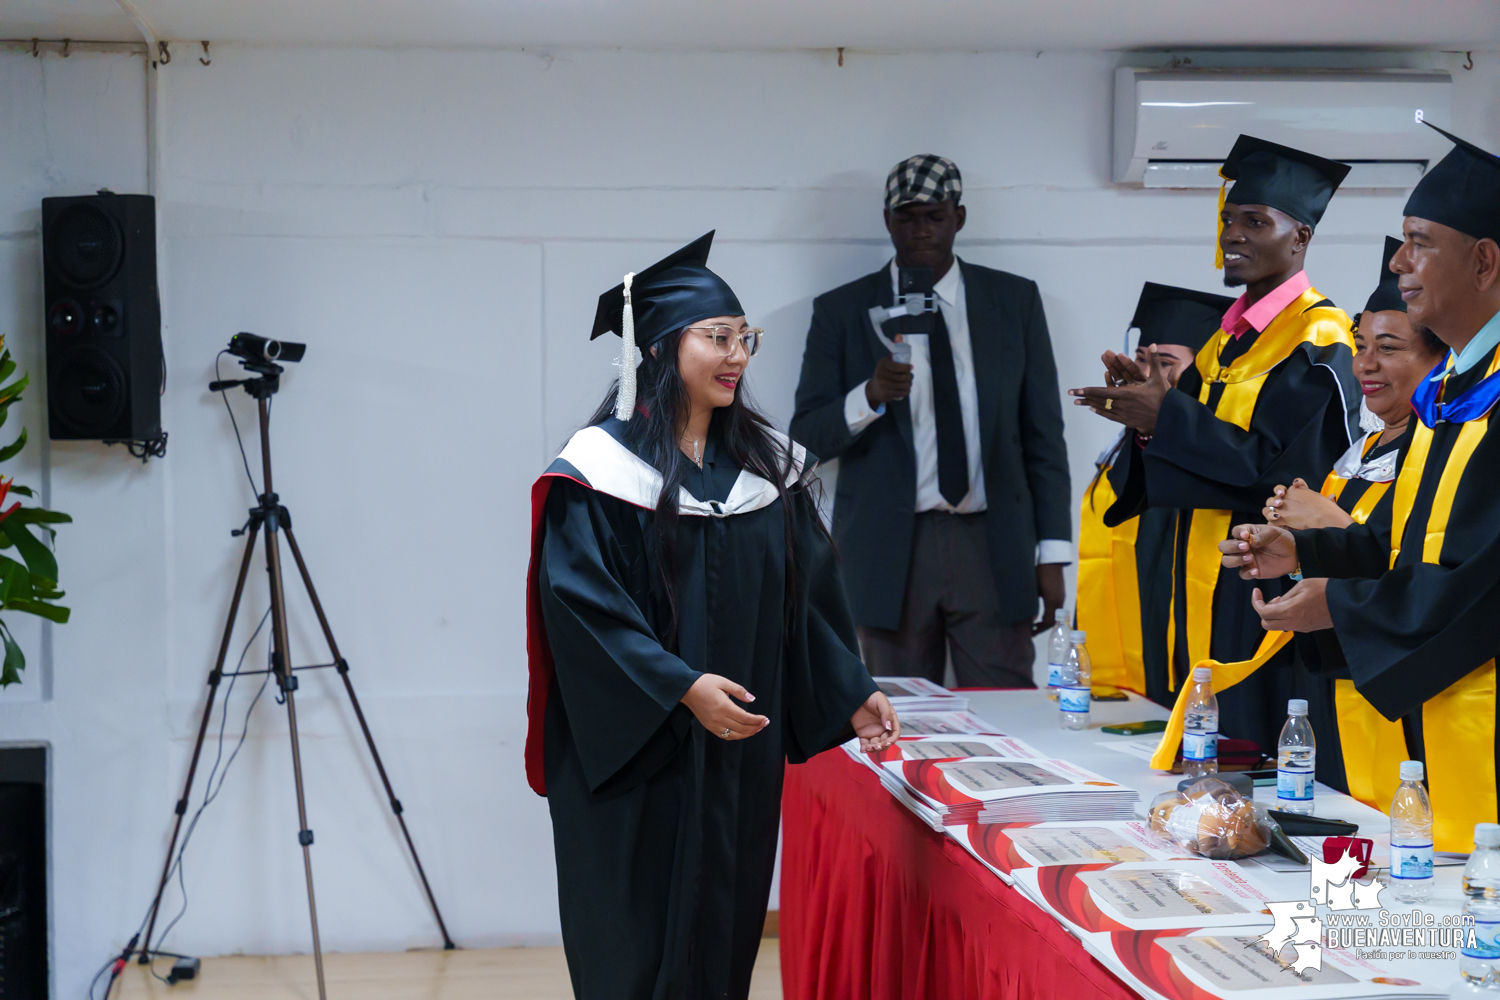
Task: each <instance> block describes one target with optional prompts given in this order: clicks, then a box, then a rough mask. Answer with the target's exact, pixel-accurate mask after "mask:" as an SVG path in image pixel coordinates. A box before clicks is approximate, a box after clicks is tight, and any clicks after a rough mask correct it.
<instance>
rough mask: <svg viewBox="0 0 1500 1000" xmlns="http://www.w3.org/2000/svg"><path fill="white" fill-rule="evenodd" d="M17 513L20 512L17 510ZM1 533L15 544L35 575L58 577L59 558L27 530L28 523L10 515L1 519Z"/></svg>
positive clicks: (50, 578) (52, 578)
mask: <svg viewBox="0 0 1500 1000" xmlns="http://www.w3.org/2000/svg"><path fill="white" fill-rule="evenodd" d="M17 513H20V512H19V511H17ZM0 534H3V535H5V537H6V538H9V539H10V540H11V542H12V543H13V544H14V545H15V547H16V551H17V552H19V553H20V554H21V558H22V559H23V560H25V562H26V568H27V569H29V570H31V573H32V575H33V576H41V577H45V578H47V579H48V580H56V579H57V559H56V557H55V556H53V555H52V552H51V551H50V550H49V549H48V548H47V546H45V545H43V544H42V543H41V542H39V541H37V540H36V538H35V537H33V536H32V534H31V532H30V531H28V530H26V525H25V524H22V523H19V522H17V521H16V519H15V517H13V516H12V517H8V518H6V519H5V520H3V521H0Z"/></svg>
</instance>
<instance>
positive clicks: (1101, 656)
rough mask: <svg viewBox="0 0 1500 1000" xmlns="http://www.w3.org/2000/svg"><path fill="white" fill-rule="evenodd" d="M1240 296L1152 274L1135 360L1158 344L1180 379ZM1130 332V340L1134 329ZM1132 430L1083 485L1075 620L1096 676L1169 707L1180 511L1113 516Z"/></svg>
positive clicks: (1137, 321) (1161, 358) (1140, 304)
mask: <svg viewBox="0 0 1500 1000" xmlns="http://www.w3.org/2000/svg"><path fill="white" fill-rule="evenodd" d="M1233 304H1234V299H1232V298H1230V297H1229V296H1227V295H1215V294H1213V293H1212V292H1200V291H1196V290H1194V289H1190V288H1176V287H1173V286H1172V285H1159V284H1157V283H1156V282H1154V281H1148V282H1146V284H1145V286H1144V287H1143V288H1142V289H1141V296H1140V299H1139V300H1138V301H1137V302H1136V307H1135V315H1134V316H1133V317H1132V318H1131V320H1130V328H1131V329H1132V330H1136V331H1138V332H1139V337H1138V338H1137V341H1136V348H1135V360H1136V363H1137V364H1139V365H1141V366H1143V367H1145V366H1149V364H1150V356H1149V351H1148V349H1149V348H1155V350H1156V358H1157V361H1158V363H1159V364H1161V365H1162V367H1163V369H1164V370H1165V372H1166V375H1167V381H1168V382H1169V383H1171V384H1173V385H1176V384H1177V379H1178V377H1179V376H1180V375H1181V374H1182V372H1184V371H1185V370H1187V369H1188V368H1190V367H1192V365H1193V361H1194V358H1196V357H1197V354H1198V352H1199V351H1200V350H1202V349H1203V345H1204V344H1206V343H1208V339H1209V338H1210V337H1212V336H1213V335H1214V333H1215V332H1217V331H1218V329H1219V320H1220V319H1221V318H1222V317H1223V315H1224V311H1225V310H1226V309H1228V308H1229V307H1230V306H1231V305H1233ZM1126 338H1127V339H1126V343H1127V347H1128V344H1129V334H1128V333H1127V334H1126ZM1129 434H1130V431H1129V430H1123V431H1121V432H1120V436H1119V437H1118V438H1117V439H1116V440H1115V442H1114V443H1113V444H1111V445H1110V447H1108V448H1107V449H1105V450H1104V452H1103V453H1102V454H1101V455H1100V456H1099V458H1098V460H1097V461H1096V462H1095V463H1094V465H1095V468H1096V470H1097V471H1096V473H1095V475H1094V478H1093V480H1092V481H1091V482H1090V483H1089V485H1088V488H1087V489H1086V490H1084V495H1083V504H1082V509H1081V511H1080V515H1079V519H1080V527H1079V532H1078V597H1077V604H1076V612H1075V614H1076V619H1077V625H1076V627H1077V628H1080V629H1083V630H1084V631H1086V632H1087V633H1088V636H1089V656H1090V657H1091V659H1092V660H1093V665H1094V684H1095V685H1113V686H1115V687H1120V688H1124V689H1126V690H1128V691H1134V692H1135V693H1137V694H1142V695H1145V696H1146V697H1148V698H1150V699H1151V700H1152V701H1155V702H1157V703H1158V704H1161V705H1167V706H1170V705H1171V704H1172V700H1171V699H1172V698H1173V697H1174V695H1173V693H1172V692H1173V690H1174V685H1173V683H1172V678H1171V674H1170V671H1169V670H1168V669H1167V622H1168V619H1169V617H1170V608H1171V601H1172V533H1173V531H1174V530H1175V527H1176V523H1177V512H1176V511H1175V510H1171V509H1168V508H1164V507H1148V508H1147V509H1145V510H1143V511H1142V512H1141V513H1140V515H1139V516H1137V517H1133V518H1130V519H1129V520H1127V521H1125V522H1123V523H1121V524H1118V525H1115V526H1114V527H1109V526H1107V525H1106V524H1105V523H1104V514H1105V512H1106V511H1107V510H1109V508H1110V507H1111V506H1112V505H1113V504H1114V502H1115V497H1116V493H1115V491H1116V490H1117V489H1119V488H1122V486H1123V483H1122V480H1123V476H1122V475H1121V471H1123V466H1117V464H1116V461H1115V460H1116V458H1117V456H1118V455H1119V453H1120V450H1121V449H1122V448H1123V447H1125V446H1126V445H1127V444H1128V440H1127V437H1128V435H1129ZM1117 469H1119V470H1120V471H1117Z"/></svg>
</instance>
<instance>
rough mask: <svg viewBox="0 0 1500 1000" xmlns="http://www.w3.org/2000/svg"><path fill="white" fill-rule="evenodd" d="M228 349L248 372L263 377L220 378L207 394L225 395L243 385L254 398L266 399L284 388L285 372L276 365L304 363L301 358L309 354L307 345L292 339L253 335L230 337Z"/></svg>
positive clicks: (238, 334)
mask: <svg viewBox="0 0 1500 1000" xmlns="http://www.w3.org/2000/svg"><path fill="white" fill-rule="evenodd" d="M227 350H228V351H229V353H230V354H233V355H234V356H235V357H237V358H239V359H240V364H241V365H243V366H244V367H245V369H246V370H248V371H252V372H255V373H256V374H257V375H259V376H260V378H231V379H218V380H216V381H213V382H210V383H208V391H209V392H223V391H224V390H225V389H233V388H234V387H235V386H237V385H242V386H244V387H245V391H246V392H248V393H249V394H250V395H251V396H253V397H255V398H256V399H263V398H265V397H266V396H270V395H273V394H274V393H275V392H276V390H278V389H280V388H281V373H282V372H284V371H286V369H285V368H282V367H281V365H279V364H277V362H278V361H286V362H288V363H295V362H297V361H301V360H302V355H304V354H306V353H307V345H306V344H298V343H296V342H294V341H290V340H271V339H270V338H268V337H257V336H256V335H255V334H253V333H237V334H235V335H234V336H233V337H230V338H229V347H228V348H227Z"/></svg>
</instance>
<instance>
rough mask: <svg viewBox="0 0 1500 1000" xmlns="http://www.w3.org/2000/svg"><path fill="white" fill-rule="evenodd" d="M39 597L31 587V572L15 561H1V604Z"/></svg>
mask: <svg viewBox="0 0 1500 1000" xmlns="http://www.w3.org/2000/svg"><path fill="white" fill-rule="evenodd" d="M36 596H38V595H37V594H36V593H35V592H34V591H33V589H32V586H31V571H30V570H28V569H27V568H26V567H25V566H22V565H21V564H20V563H18V562H16V561H15V560H14V559H4V560H3V561H0V602H4V601H11V600H29V599H31V598H33V597H36Z"/></svg>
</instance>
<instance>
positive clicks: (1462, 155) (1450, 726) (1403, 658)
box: [1221, 130, 1500, 851]
mask: <svg viewBox="0 0 1500 1000" xmlns="http://www.w3.org/2000/svg"><path fill="white" fill-rule="evenodd" d="M1440 131H1441V130H1440ZM1444 134H1445V135H1446V134H1447V133H1444ZM1449 138H1450V139H1452V140H1453V141H1454V142H1455V143H1456V147H1455V148H1454V149H1453V150H1452V151H1451V152H1450V153H1449V154H1448V155H1447V156H1446V157H1444V158H1443V160H1441V161H1440V162H1439V163H1438V164H1437V165H1436V166H1434V167H1433V168H1432V169H1430V170H1429V171H1428V172H1427V174H1426V175H1425V176H1424V177H1423V178H1422V180H1421V181H1420V182H1419V183H1418V184H1417V186H1416V188H1415V189H1414V190H1413V191H1412V194H1411V197H1410V198H1408V200H1407V203H1406V209H1405V215H1406V218H1405V219H1404V221H1403V223H1402V234H1403V236H1404V237H1405V239H1404V242H1403V243H1402V246H1401V249H1400V250H1399V251H1397V253H1396V255H1395V257H1394V258H1392V260H1391V269H1392V270H1393V271H1395V272H1396V274H1397V275H1398V276H1399V277H1398V284H1399V288H1400V292H1401V296H1402V298H1403V299H1404V300H1405V302H1406V307H1407V314H1408V316H1409V318H1410V321H1411V323H1412V325H1413V326H1420V327H1426V328H1427V329H1430V330H1431V331H1432V332H1433V333H1434V334H1436V335H1437V337H1438V338H1439V339H1440V340H1442V341H1443V343H1445V344H1446V345H1447V346H1448V353H1447V356H1446V357H1445V359H1444V360H1443V361H1442V362H1440V363H1439V364H1438V365H1437V366H1436V367H1435V368H1434V369H1433V371H1432V373H1431V374H1430V376H1429V377H1427V378H1425V379H1423V381H1422V382H1421V383H1420V384H1419V385H1418V388H1417V391H1416V393H1415V394H1414V396H1413V399H1412V405H1413V408H1414V409H1415V411H1416V420H1415V422H1414V426H1413V428H1412V439H1411V443H1410V445H1409V446H1408V448H1407V453H1406V457H1405V459H1404V460H1403V461H1402V463H1401V468H1400V470H1399V472H1398V473H1397V475H1396V485H1395V487H1394V489H1393V490H1392V507H1391V523H1390V526H1389V529H1388V530H1384V531H1383V530H1381V528H1380V526H1379V525H1376V524H1364V525H1351V526H1350V527H1347V528H1335V529H1329V528H1314V529H1307V530H1302V531H1295V532H1291V531H1287V530H1285V529H1283V528H1280V527H1278V526H1276V525H1274V524H1271V525H1267V524H1246V525H1241V526H1238V527H1236V528H1235V529H1234V532H1233V536H1232V537H1231V538H1230V539H1228V540H1226V541H1225V542H1224V543H1223V545H1222V546H1221V549H1222V551H1223V552H1224V565H1225V566H1226V567H1234V568H1237V569H1238V571H1239V572H1240V573H1241V574H1242V575H1244V576H1245V577H1247V578H1250V579H1258V578H1262V577H1275V576H1279V575H1281V574H1282V573H1286V572H1291V571H1299V572H1300V573H1301V575H1302V576H1303V577H1304V579H1303V580H1302V581H1301V582H1300V583H1299V584H1298V585H1297V586H1296V587H1295V588H1294V589H1292V590H1291V592H1289V593H1287V594H1286V595H1285V596H1283V597H1281V598H1280V599H1279V600H1276V601H1274V602H1266V601H1264V600H1261V599H1259V598H1257V599H1256V601H1255V606H1256V609H1257V611H1258V612H1259V613H1260V615H1261V617H1262V620H1263V621H1264V622H1265V625H1266V628H1267V629H1274V630H1289V631H1295V632H1315V631H1318V630H1320V629H1327V628H1332V629H1333V630H1334V633H1335V634H1336V635H1337V637H1338V641H1339V645H1340V646H1341V647H1342V649H1343V652H1344V656H1345V659H1346V660H1347V662H1348V665H1349V675H1350V678H1351V680H1352V681H1353V683H1354V686H1355V688H1356V689H1357V690H1358V692H1359V694H1360V695H1362V696H1363V697H1364V698H1366V699H1367V700H1368V701H1369V702H1370V704H1371V705H1373V706H1374V707H1375V708H1376V709H1377V710H1378V711H1379V712H1380V714H1381V716H1383V717H1384V718H1385V719H1387V720H1396V719H1400V718H1402V717H1403V716H1408V715H1411V714H1414V713H1415V714H1417V715H1418V716H1419V720H1420V726H1419V727H1413V728H1414V729H1415V730H1417V731H1416V732H1408V734H1407V735H1408V736H1409V737H1411V736H1415V737H1416V739H1415V740H1413V742H1415V743H1417V744H1419V746H1414V747H1413V748H1412V749H1413V750H1414V751H1418V752H1416V753H1414V757H1415V758H1416V759H1420V760H1422V761H1424V762H1425V764H1426V780H1427V787H1428V792H1429V794H1430V795H1431V797H1432V803H1433V814H1434V828H1433V835H1434V841H1435V846H1436V849H1437V850H1439V851H1467V850H1469V849H1470V847H1471V846H1472V844H1473V833H1474V825H1475V824H1476V823H1481V822H1486V823H1493V822H1495V821H1496V820H1497V818H1500V815H1497V814H1500V809H1497V790H1496V772H1497V766H1496V759H1497V757H1500V743H1497V739H1496V733H1497V727H1496V698H1495V696H1496V676H1495V654H1496V652H1497V651H1500V471H1497V470H1500V433H1497V434H1491V433H1489V431H1490V426H1489V423H1490V418H1491V416H1492V415H1493V409H1494V405H1495V403H1496V401H1497V400H1500V374H1497V372H1500V157H1496V156H1494V155H1493V154H1491V153H1489V152H1487V151H1485V150H1483V149H1480V148H1479V147H1477V146H1474V145H1472V144H1471V143H1467V142H1465V141H1463V140H1461V139H1458V138H1457V137H1455V136H1451V135H1450V136H1449ZM1377 804H1379V805H1384V803H1377Z"/></svg>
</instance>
